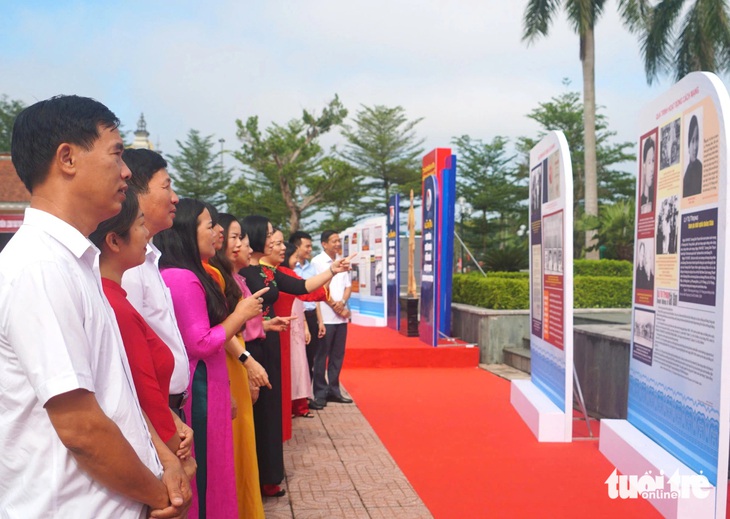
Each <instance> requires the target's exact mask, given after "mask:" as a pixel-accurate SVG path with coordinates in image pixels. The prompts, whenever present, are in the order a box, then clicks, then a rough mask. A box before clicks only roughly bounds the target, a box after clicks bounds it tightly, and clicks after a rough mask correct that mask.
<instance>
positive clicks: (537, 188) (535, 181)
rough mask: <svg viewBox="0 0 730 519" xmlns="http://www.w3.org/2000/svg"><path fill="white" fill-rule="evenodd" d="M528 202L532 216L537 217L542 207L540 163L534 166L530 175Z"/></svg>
mask: <svg viewBox="0 0 730 519" xmlns="http://www.w3.org/2000/svg"><path fill="white" fill-rule="evenodd" d="M530 200H531V201H532V214H533V216H539V215H540V208H541V207H542V162H541V163H540V164H538V165H537V166H535V168H534V169H533V170H532V173H531V175H530Z"/></svg>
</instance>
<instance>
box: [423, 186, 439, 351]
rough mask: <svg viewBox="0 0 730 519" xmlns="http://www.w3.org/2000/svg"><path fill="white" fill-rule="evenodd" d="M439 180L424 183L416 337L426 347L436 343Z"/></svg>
mask: <svg viewBox="0 0 730 519" xmlns="http://www.w3.org/2000/svg"><path fill="white" fill-rule="evenodd" d="M438 191H439V190H438V179H437V178H436V176H435V175H429V176H427V177H426V178H425V179H424V180H423V207H422V214H423V235H422V240H421V243H422V249H421V251H422V254H421V320H420V322H419V323H418V336H419V337H420V338H421V340H422V341H423V342H425V343H426V344H430V345H431V346H436V344H437V342H438V294H437V292H436V290H437V288H436V287H437V281H438V254H437V245H438V217H437V216H438Z"/></svg>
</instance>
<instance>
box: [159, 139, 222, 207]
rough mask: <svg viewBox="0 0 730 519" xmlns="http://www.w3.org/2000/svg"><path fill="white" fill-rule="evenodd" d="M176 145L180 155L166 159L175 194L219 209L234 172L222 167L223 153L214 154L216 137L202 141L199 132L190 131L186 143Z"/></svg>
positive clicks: (169, 156)
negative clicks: (168, 162)
mask: <svg viewBox="0 0 730 519" xmlns="http://www.w3.org/2000/svg"><path fill="white" fill-rule="evenodd" d="M175 142H176V143H177V147H178V149H179V152H178V154H176V155H168V156H167V158H168V160H169V161H170V166H171V169H172V171H170V176H171V177H172V179H173V181H174V182H175V184H174V185H175V191H176V192H177V193H178V194H179V195H180V196H185V197H190V198H197V199H199V200H205V201H206V202H209V203H211V204H213V205H216V206H218V205H220V204H222V203H224V202H225V200H226V195H225V193H226V189H227V188H228V186H229V184H230V182H231V178H232V170H231V169H226V168H225V167H224V166H223V163H222V160H221V158H222V153H223V152H222V151H214V150H213V147H214V146H215V143H214V142H213V136H212V135H208V136H206V137H202V136H201V135H200V132H199V131H198V130H190V131H189V132H188V136H187V139H186V140H185V142H184V143H182V142H180V141H177V140H176V141H175Z"/></svg>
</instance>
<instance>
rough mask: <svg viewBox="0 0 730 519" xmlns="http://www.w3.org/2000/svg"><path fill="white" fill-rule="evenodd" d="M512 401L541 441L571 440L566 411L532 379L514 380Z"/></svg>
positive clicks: (511, 394)
mask: <svg viewBox="0 0 730 519" xmlns="http://www.w3.org/2000/svg"><path fill="white" fill-rule="evenodd" d="M510 403H511V404H512V407H514V408H515V409H516V410H517V412H518V413H519V415H520V416H521V417H522V419H523V420H524V421H525V423H526V424H527V426H528V427H529V428H530V430H531V431H532V433H533V434H534V435H535V436H536V437H537V441H539V442H569V441H570V440H571V438H570V436H571V433H569V432H568V431H566V427H565V423H566V422H565V413H563V411H561V410H560V408H559V407H558V406H557V405H555V404H554V403H553V402H552V401H551V400H550V399H549V398H548V397H547V396H546V395H545V393H543V392H542V391H541V390H540V389H539V388H538V387H537V386H535V384H533V383H532V381H531V380H513V381H512V385H511V388H510Z"/></svg>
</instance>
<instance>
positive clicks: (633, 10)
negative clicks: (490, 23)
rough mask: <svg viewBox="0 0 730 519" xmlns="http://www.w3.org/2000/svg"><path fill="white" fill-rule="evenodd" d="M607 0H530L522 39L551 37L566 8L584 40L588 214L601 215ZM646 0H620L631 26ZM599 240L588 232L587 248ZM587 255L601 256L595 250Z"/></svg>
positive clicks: (585, 163) (584, 106)
mask: <svg viewBox="0 0 730 519" xmlns="http://www.w3.org/2000/svg"><path fill="white" fill-rule="evenodd" d="M605 3H606V1H605V0H528V2H527V8H526V9H525V17H524V20H523V23H524V32H523V36H522V39H523V40H526V41H527V42H528V43H531V42H533V41H534V40H535V39H536V38H538V37H540V36H547V34H548V32H549V30H550V24H551V22H552V20H553V18H554V17H555V15H556V13H557V12H558V11H559V10H560V8H561V7H564V9H565V12H566V14H567V16H568V21H569V22H570V24H571V25H572V26H573V30H574V31H575V32H576V33H577V34H578V37H579V40H580V53H579V57H580V61H581V64H582V65H583V126H584V137H583V138H584V140H585V146H584V147H585V149H584V153H585V155H584V165H583V168H584V171H583V174H584V179H585V201H584V207H585V212H586V214H587V215H590V216H598V174H597V166H596V78H595V56H596V49H595V40H594V27H595V25H596V22H597V21H598V19H599V18H600V17H601V14H602V13H603V7H604V4H605ZM645 4H646V0H618V7H619V12H620V13H621V15H622V18H623V19H624V21H625V22H626V23H627V24H628V25H629V27H630V28H632V27H638V26H639V23H640V21H639V20H640V16H639V15H640V13H643V12H644V10H645ZM594 241H595V231H586V243H585V244H586V248H591V247H593V245H594ZM586 257H587V258H591V259H598V252H597V251H595V250H593V251H591V252H588V253H587V254H586Z"/></svg>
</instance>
